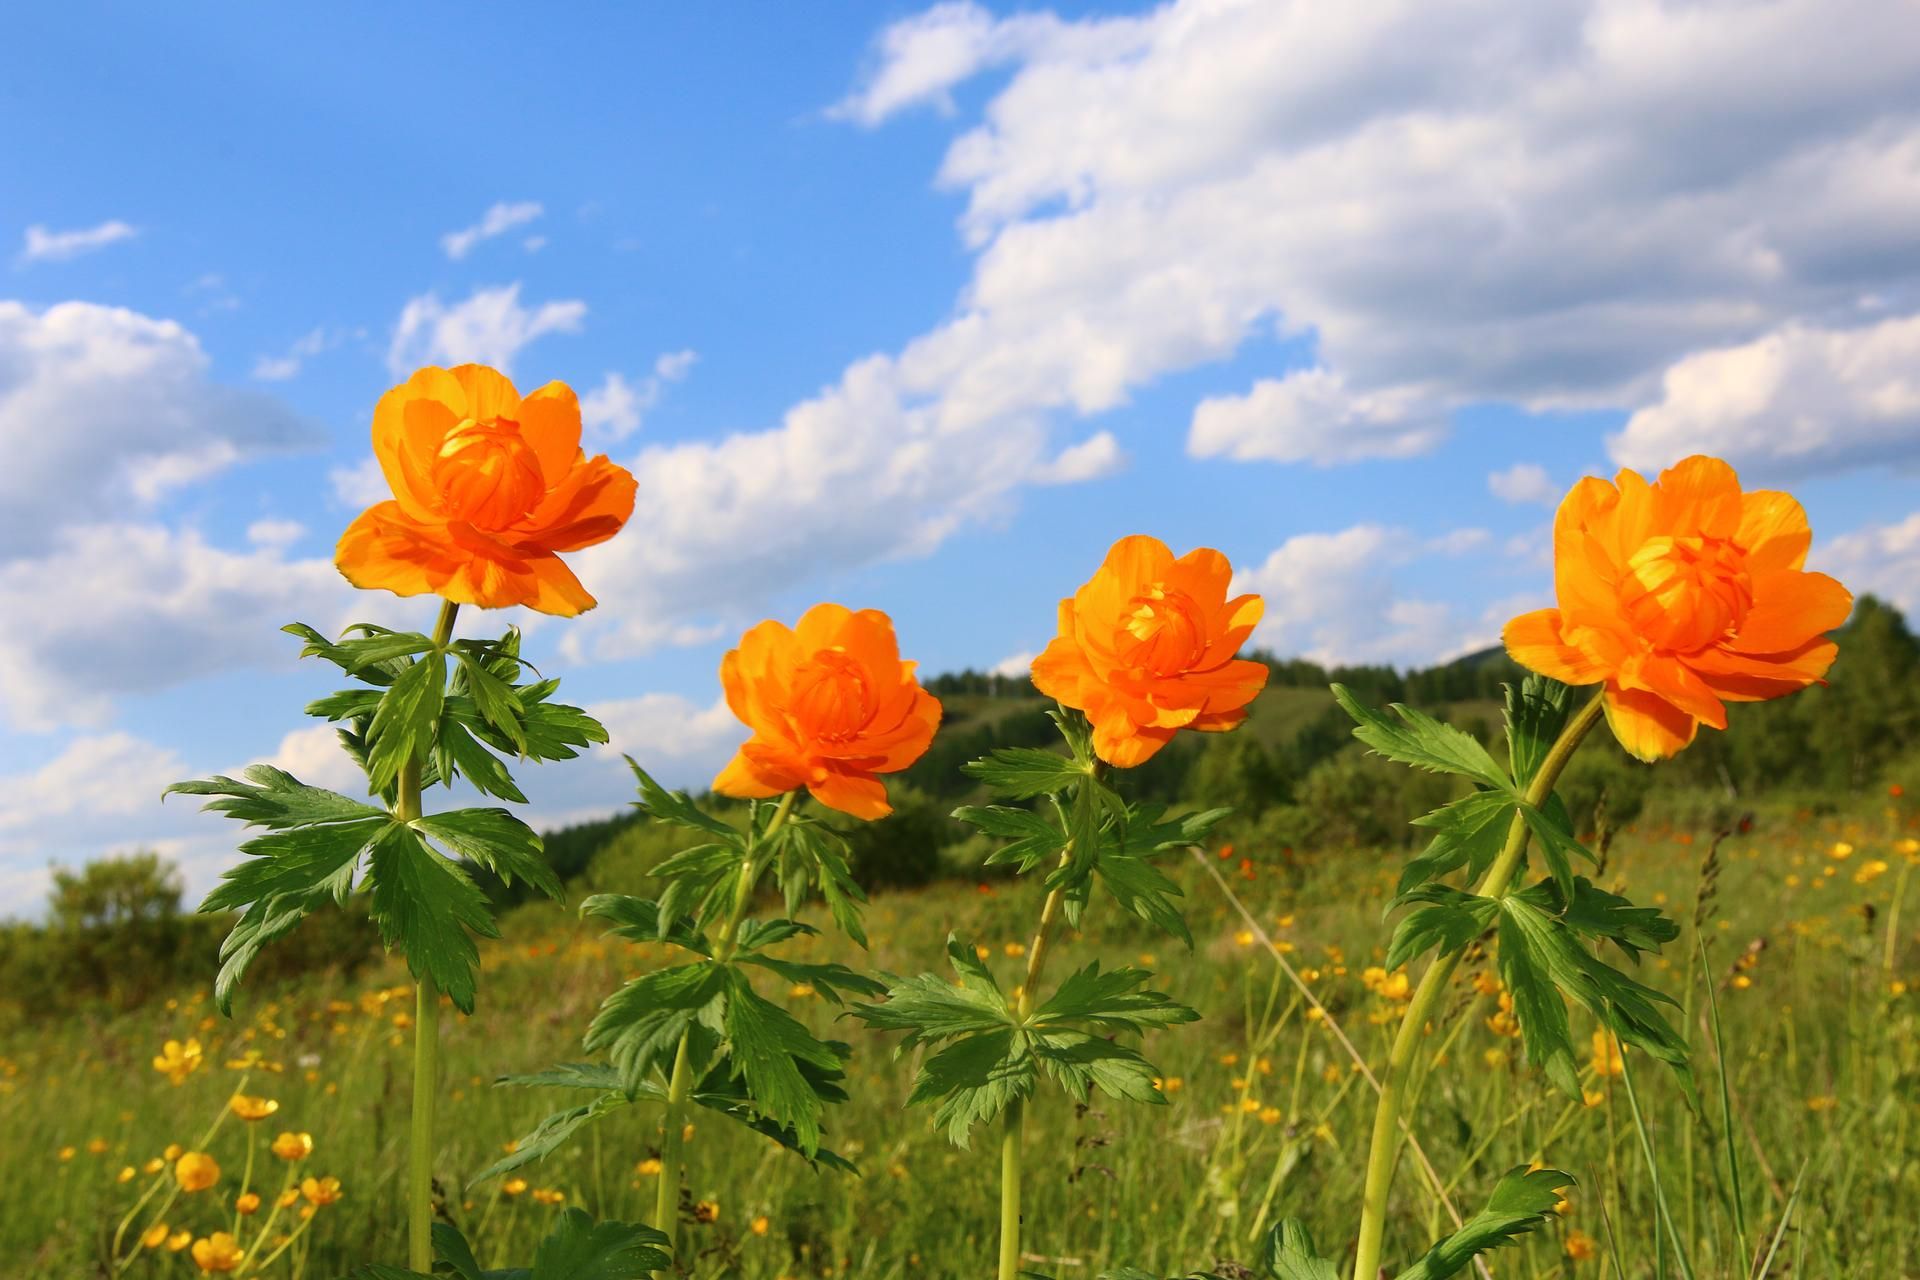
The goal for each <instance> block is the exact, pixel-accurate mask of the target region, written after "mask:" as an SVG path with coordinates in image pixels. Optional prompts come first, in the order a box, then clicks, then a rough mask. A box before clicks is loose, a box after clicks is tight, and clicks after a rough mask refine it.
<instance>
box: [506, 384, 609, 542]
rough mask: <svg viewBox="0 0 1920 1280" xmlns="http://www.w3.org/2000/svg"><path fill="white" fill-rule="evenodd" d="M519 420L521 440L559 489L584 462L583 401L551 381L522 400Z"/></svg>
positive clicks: (566, 388)
mask: <svg viewBox="0 0 1920 1280" xmlns="http://www.w3.org/2000/svg"><path fill="white" fill-rule="evenodd" d="M519 421H520V435H521V438H523V439H524V440H525V441H526V442H527V443H528V444H529V445H532V446H533V456H534V457H536V458H538V459H540V474H541V475H543V476H545V477H546V478H547V485H548V487H550V488H551V487H554V486H557V485H558V484H559V483H560V481H561V479H562V478H563V477H565V476H566V475H567V473H568V472H570V471H572V470H573V469H574V467H575V466H577V465H578V464H579V462H580V398H579V397H578V396H576V395H574V394H573V388H572V387H570V386H568V385H567V384H566V383H564V382H549V383H548V384H547V385H546V386H544V387H541V388H540V389H539V390H538V391H535V392H534V393H533V394H531V395H529V396H527V397H526V398H525V399H523V400H521V401H520V419H519ZM628 509H629V510H631V509H632V504H631V503H629V504H628ZM554 549H555V550H556V551H557V550H561V549H562V548H559V547H556V548H554Z"/></svg>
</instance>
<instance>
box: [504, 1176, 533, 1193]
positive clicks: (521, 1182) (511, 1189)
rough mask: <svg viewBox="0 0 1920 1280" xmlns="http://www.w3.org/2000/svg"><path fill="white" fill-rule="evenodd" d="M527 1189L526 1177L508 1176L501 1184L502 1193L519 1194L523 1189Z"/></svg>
mask: <svg viewBox="0 0 1920 1280" xmlns="http://www.w3.org/2000/svg"><path fill="white" fill-rule="evenodd" d="M526 1189H527V1180H526V1179H525V1178H508V1179H507V1180H506V1181H505V1182H503V1183H501V1184H500V1194H501V1195H507V1196H517V1195H519V1194H520V1193H521V1192H522V1191H525V1190H526Z"/></svg>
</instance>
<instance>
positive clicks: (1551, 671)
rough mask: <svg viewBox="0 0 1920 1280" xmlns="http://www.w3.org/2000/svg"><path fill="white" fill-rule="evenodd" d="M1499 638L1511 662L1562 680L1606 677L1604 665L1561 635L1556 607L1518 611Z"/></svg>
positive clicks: (1591, 680) (1580, 681)
mask: <svg viewBox="0 0 1920 1280" xmlns="http://www.w3.org/2000/svg"><path fill="white" fill-rule="evenodd" d="M1501 639H1502V640H1503V641H1505V642H1506V646H1507V656H1509V657H1511V658H1512V659H1513V660H1514V661H1515V662H1517V663H1519V664H1520V665H1521V666H1523V667H1525V668H1527V669H1528V670H1529V671H1538V672H1539V673H1540V674H1541V675H1543V676H1547V677H1550V678H1551V679H1554V680H1558V681H1560V682H1561V683H1563V684H1598V683H1600V682H1601V681H1602V680H1605V679H1606V678H1607V668H1606V667H1605V666H1603V665H1601V664H1600V663H1598V662H1596V661H1594V660H1593V659H1592V658H1589V657H1588V656H1587V655H1586V654H1585V653H1583V652H1581V651H1580V650H1579V649H1576V648H1575V647H1574V646H1572V645H1570V644H1568V643H1567V642H1566V641H1565V640H1564V639H1562V637H1561V628H1560V611H1559V610H1558V609H1537V610H1535V611H1534V612H1532V613H1523V614H1521V615H1520V616H1519V617H1517V618H1515V619H1514V620H1513V621H1512V622H1509V623H1508V624H1507V628H1506V630H1505V631H1504V632H1502V633H1501Z"/></svg>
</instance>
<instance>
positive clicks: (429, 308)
mask: <svg viewBox="0 0 1920 1280" xmlns="http://www.w3.org/2000/svg"><path fill="white" fill-rule="evenodd" d="M586 315H587V304H586V303H584V302H581V301H579V300H578V299H568V300H564V301H560V302H543V303H541V304H540V305H539V306H537V307H534V308H532V309H528V308H526V307H523V306H521V305H520V286H519V284H517V283H515V284H508V285H498V286H496V287H494V288H490V289H488V288H483V289H476V290H474V291H473V293H472V294H471V295H470V296H469V297H468V298H467V300H466V301H464V302H456V303H444V302H442V301H440V297H439V295H438V294H433V293H425V294H421V295H420V296H419V297H417V298H413V299H410V300H409V301H408V302H407V305H406V306H405V307H403V308H402V309H401V311H400V319H399V320H398V322H396V323H395V325H394V329H393V341H392V343H391V345H389V347H388V348H387V368H388V369H389V370H390V371H392V373H393V375H394V376H395V377H397V378H399V377H405V376H407V375H408V374H410V373H412V372H413V371H414V370H415V369H417V368H419V367H420V366H421V365H427V364H463V363H466V362H468V361H477V362H479V363H481V364H490V365H492V366H494V367H495V368H497V369H501V370H507V369H509V368H510V367H511V366H512V364H513V359H514V357H515V356H516V355H518V354H519V353H520V351H521V349H522V348H523V347H525V346H526V345H527V344H528V343H530V342H532V341H533V340H534V339H536V338H539V337H541V336H543V335H545V334H549V333H578V332H579V331H580V325H581V322H582V321H583V320H585V319H586Z"/></svg>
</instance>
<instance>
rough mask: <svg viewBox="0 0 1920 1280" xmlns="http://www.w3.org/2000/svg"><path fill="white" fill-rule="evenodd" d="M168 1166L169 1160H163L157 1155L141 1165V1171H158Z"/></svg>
mask: <svg viewBox="0 0 1920 1280" xmlns="http://www.w3.org/2000/svg"><path fill="white" fill-rule="evenodd" d="M166 1167H167V1162H166V1161H165V1160H162V1159H161V1158H160V1157H159V1156H155V1157H154V1158H153V1159H151V1160H149V1161H147V1162H146V1163H145V1164H143V1165H141V1166H140V1172H142V1173H158V1172H160V1171H161V1170H162V1169H164V1168H166Z"/></svg>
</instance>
